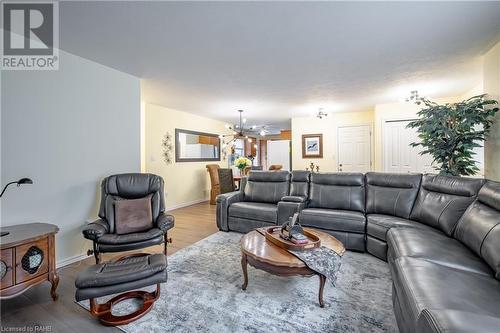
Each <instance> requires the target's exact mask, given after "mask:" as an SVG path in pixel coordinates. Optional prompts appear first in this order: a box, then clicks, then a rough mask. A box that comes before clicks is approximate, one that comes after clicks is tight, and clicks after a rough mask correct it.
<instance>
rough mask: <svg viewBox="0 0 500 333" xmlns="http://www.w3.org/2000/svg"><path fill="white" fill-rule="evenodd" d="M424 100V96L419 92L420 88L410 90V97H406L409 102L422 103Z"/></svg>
mask: <svg viewBox="0 0 500 333" xmlns="http://www.w3.org/2000/svg"><path fill="white" fill-rule="evenodd" d="M423 100H424V98H423V97H421V96H420V95H419V94H418V90H412V91H411V92H410V97H407V98H406V101H407V102H413V103H415V104H417V105H420V104H421V103H422V101H423Z"/></svg>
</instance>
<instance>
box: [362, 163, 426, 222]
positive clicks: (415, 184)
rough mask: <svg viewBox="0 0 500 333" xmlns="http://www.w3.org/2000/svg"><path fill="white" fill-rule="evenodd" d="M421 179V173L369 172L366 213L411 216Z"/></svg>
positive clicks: (367, 177) (367, 175)
mask: <svg viewBox="0 0 500 333" xmlns="http://www.w3.org/2000/svg"><path fill="white" fill-rule="evenodd" d="M421 180H422V175H421V174H402V173H400V174H397V173H382V172H368V173H367V174H366V213H367V214H386V215H392V216H398V217H402V218H405V219H407V218H409V217H410V213H411V209H412V208H413V204H414V203H415V199H416V198H417V194H418V190H419V188H420V182H421Z"/></svg>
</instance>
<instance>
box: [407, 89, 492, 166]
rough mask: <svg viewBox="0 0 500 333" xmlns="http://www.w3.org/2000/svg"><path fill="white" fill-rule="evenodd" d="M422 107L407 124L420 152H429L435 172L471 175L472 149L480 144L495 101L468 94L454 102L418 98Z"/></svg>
mask: <svg viewBox="0 0 500 333" xmlns="http://www.w3.org/2000/svg"><path fill="white" fill-rule="evenodd" d="M418 104H424V105H425V107H424V108H423V109H422V110H420V111H419V112H418V113H417V115H418V117H419V119H417V120H415V121H412V122H410V123H409V124H408V126H407V127H410V128H415V129H416V130H417V132H418V137H419V139H420V142H418V143H412V144H411V146H413V147H417V146H422V147H423V150H422V151H421V152H420V154H421V155H423V154H430V155H431V156H432V157H433V162H434V164H435V167H436V169H437V170H439V173H440V174H442V175H450V176H472V175H475V174H476V173H477V171H479V168H478V167H477V165H476V162H475V160H474V152H473V149H474V148H476V147H482V144H483V142H484V140H485V137H486V136H487V134H488V132H489V130H490V127H491V124H492V123H493V119H494V117H495V114H496V113H497V111H498V107H494V106H495V105H498V102H497V101H495V100H492V99H487V97H486V95H479V96H474V97H471V98H469V99H467V100H465V101H462V102H458V103H450V104H445V105H440V104H437V103H434V102H431V101H430V100H428V99H425V98H420V99H419V101H418Z"/></svg>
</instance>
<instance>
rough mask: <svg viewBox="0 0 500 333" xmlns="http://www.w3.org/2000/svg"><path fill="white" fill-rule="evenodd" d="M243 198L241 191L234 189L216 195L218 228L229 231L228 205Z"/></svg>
mask: <svg viewBox="0 0 500 333" xmlns="http://www.w3.org/2000/svg"><path fill="white" fill-rule="evenodd" d="M242 200H243V191H234V192H229V193H224V194H219V195H218V196H217V200H216V201H217V209H216V213H215V214H216V221H217V227H218V228H219V230H223V231H229V225H228V216H229V206H231V205H232V204H233V203H236V202H240V201H242Z"/></svg>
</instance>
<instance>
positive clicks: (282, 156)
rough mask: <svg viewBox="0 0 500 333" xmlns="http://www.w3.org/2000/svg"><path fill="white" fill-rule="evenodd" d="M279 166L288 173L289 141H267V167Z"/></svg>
mask: <svg viewBox="0 0 500 333" xmlns="http://www.w3.org/2000/svg"><path fill="white" fill-rule="evenodd" d="M272 164H281V165H283V170H288V171H290V140H268V141H267V165H268V166H270V165H272Z"/></svg>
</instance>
